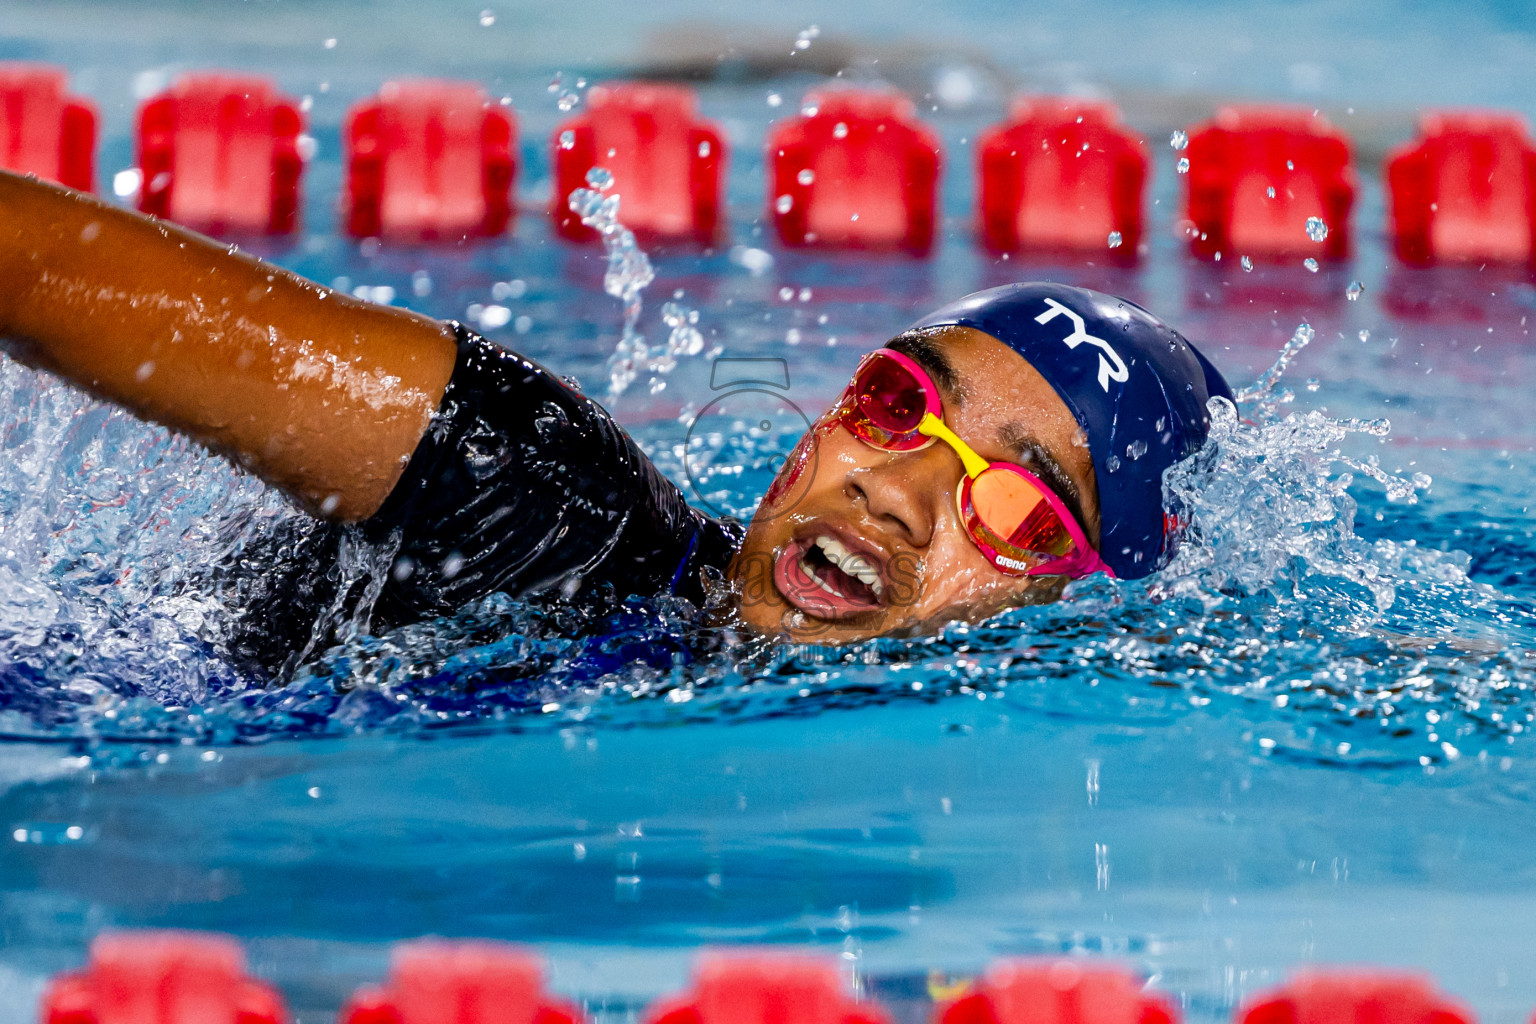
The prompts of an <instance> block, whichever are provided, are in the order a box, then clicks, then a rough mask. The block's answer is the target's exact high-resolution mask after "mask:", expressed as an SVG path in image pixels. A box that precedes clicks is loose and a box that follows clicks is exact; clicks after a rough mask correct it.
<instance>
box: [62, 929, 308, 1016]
mask: <svg viewBox="0 0 1536 1024" xmlns="http://www.w3.org/2000/svg"><path fill="white" fill-rule="evenodd" d="M39 1019H40V1020H41V1021H42V1024H286V1022H287V1020H288V1012H287V1010H286V1009H285V1008H284V1006H283V1000H282V997H281V996H279V995H278V994H277V991H276V990H275V989H273V988H272V987H271V986H269V985H265V984H263V983H262V982H259V981H254V980H252V979H251V978H250V977H248V976H247V975H246V973H245V956H244V954H243V953H241V951H240V946H239V944H238V943H236V942H235V940H234V939H231V938H227V937H225V936H222V935H209V934H200V933H193V932H117V933H109V934H106V935H102V936H100V937H98V938H97V939H96V941H95V942H93V943H91V959H90V963H89V964H88V965H87V966H86V967H85V969H84V970H82V971H76V972H73V973H69V974H61V975H58V976H57V977H55V978H54V979H53V982H52V984H50V985H49V987H48V990H47V992H46V993H45V994H44V996H43V1002H42V1011H41V1013H40V1015H39Z"/></svg>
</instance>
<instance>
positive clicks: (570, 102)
mask: <svg viewBox="0 0 1536 1024" xmlns="http://www.w3.org/2000/svg"><path fill="white" fill-rule="evenodd" d="M580 102H581V97H580V96H578V95H576V94H575V93H574V92H563V93H561V94H560V98H559V99H558V100H556V101H555V106H557V107H559V108H560V111H561V113H570V112H571V111H572V110H575V109H576V104H577V103H580Z"/></svg>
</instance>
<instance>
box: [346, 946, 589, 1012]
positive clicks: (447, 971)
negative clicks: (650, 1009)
mask: <svg viewBox="0 0 1536 1024" xmlns="http://www.w3.org/2000/svg"><path fill="white" fill-rule="evenodd" d="M581 1020H583V1017H582V1014H581V1010H580V1009H578V1008H577V1007H575V1006H572V1005H570V1004H567V1003H565V1002H562V1001H560V1000H556V999H553V998H551V997H550V996H549V994H548V993H546V992H545V991H544V971H543V967H542V964H541V961H540V960H539V958H538V957H537V956H535V955H534V954H532V953H529V952H526V951H525V950H522V949H519V948H517V947H515V946H508V945H504V944H501V943H496V942H443V941H435V940H425V941H421V942H410V943H405V944H403V945H401V946H398V947H396V949H395V954H394V957H393V958H392V962H391V965H390V971H389V980H388V981H387V982H386V983H385V984H384V985H382V986H380V987H377V988H372V987H370V988H364V989H360V990H359V991H358V992H356V993H355V994H354V995H353V996H352V998H351V1000H350V1001H349V1002H348V1003H347V1005H346V1007H345V1008H344V1009H343V1010H342V1011H341V1015H340V1016H339V1017H338V1018H337V1021H338V1024H576V1022H578V1021H581Z"/></svg>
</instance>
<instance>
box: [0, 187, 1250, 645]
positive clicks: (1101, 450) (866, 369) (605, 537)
mask: <svg viewBox="0 0 1536 1024" xmlns="http://www.w3.org/2000/svg"><path fill="white" fill-rule="evenodd" d="M0 338H3V339H5V345H6V348H7V351H9V352H10V354H11V355H12V356H14V357H15V358H17V359H19V360H21V361H23V362H26V363H29V364H31V365H34V366H38V367H42V368H45V369H47V370H49V371H51V372H53V373H56V374H58V375H59V376H61V377H63V378H65V379H67V380H69V381H72V382H73V383H75V384H77V385H79V386H81V387H83V388H86V389H88V390H90V391H92V392H93V393H95V394H97V395H100V396H102V397H104V398H107V399H110V400H112V401H114V402H117V403H119V404H121V405H123V406H126V407H127V408H129V409H131V410H133V411H134V412H135V413H136V414H138V415H139V416H142V417H144V418H145V419H148V420H153V421H155V422H158V423H161V424H164V425H166V426H168V427H171V428H173V429H175V430H178V431H182V432H184V433H186V434H188V435H190V436H191V437H193V438H195V439H197V440H198V441H200V442H201V443H203V444H205V445H207V446H208V447H209V448H211V449H213V450H215V451H218V452H221V453H223V454H225V455H227V456H228V457H230V458H232V459H234V460H235V461H236V462H238V463H239V464H241V465H242V466H245V467H246V468H248V469H249V470H250V471H251V472H253V473H255V474H257V475H258V476H260V477H261V478H262V479H264V480H266V481H268V482H269V483H271V484H273V485H275V486H277V487H279V488H281V489H283V490H284V491H286V492H287V493H288V494H290V495H292V496H293V498H294V499H295V500H296V501H297V502H298V503H299V504H300V505H301V506H302V507H303V508H304V509H305V510H306V511H308V512H309V513H310V514H311V515H313V516H316V517H319V518H323V519H327V520H331V521H334V522H339V523H355V524H359V525H360V527H361V529H362V530H363V531H364V533H365V534H366V535H367V536H368V537H369V538H370V539H372V540H374V541H375V542H377V543H379V544H381V545H387V546H389V547H390V548H391V549H392V550H394V552H395V554H394V561H393V566H392V569H391V571H390V572H389V574H388V580H387V581H386V583H385V585H384V587H383V590H382V592H381V593H380V595H379V597H378V604H377V618H379V619H380V620H381V621H383V622H385V623H389V624H393V623H400V622H406V621H412V620H418V619H423V618H427V617H431V616H436V615H441V614H445V613H447V612H450V611H452V610H454V609H455V608H457V607H459V606H461V605H463V604H464V603H465V602H468V601H471V600H474V599H476V598H478V597H482V596H485V595H487V594H490V593H494V592H498V591H500V592H506V593H509V594H513V595H530V594H538V593H543V592H555V593H557V594H559V595H561V596H563V597H566V598H572V597H578V596H579V595H581V594H582V593H586V592H590V591H592V590H594V589H596V588H600V587H601V588H612V589H613V590H614V591H615V592H616V593H617V594H619V595H620V596H623V595H627V594H628V595H641V596H654V595H659V594H668V593H670V594H676V595H678V596H681V597H684V598H687V599H689V600H691V601H693V602H695V603H696V604H702V603H703V602H704V599H705V587H706V578H707V577H709V576H711V575H716V574H718V575H719V576H721V577H723V579H724V581H725V584H726V585H727V586H728V587H729V589H730V592H731V596H732V603H733V610H734V612H735V614H736V615H737V616H738V617H739V619H740V620H741V622H742V623H743V624H745V625H746V626H748V627H750V628H752V629H754V630H757V631H760V632H763V633H766V634H769V635H775V636H783V637H786V638H790V639H815V640H818V641H823V642H849V641H854V640H858V639H862V638H867V637H871V636H877V635H887V634H896V633H911V632H921V631H924V630H930V629H933V628H936V627H937V626H938V625H941V624H942V623H944V622H948V621H953V620H955V619H957V618H958V619H977V618H981V617H984V616H987V615H989V614H992V613H993V612H996V611H998V610H1001V609H1002V608H1005V607H1009V606H1012V605H1017V604H1021V603H1030V602H1037V601H1042V600H1051V599H1054V598H1055V597H1056V596H1057V595H1058V594H1059V593H1060V590H1061V587H1062V586H1063V585H1064V583H1065V582H1066V581H1067V580H1069V579H1072V578H1075V577H1079V576H1083V575H1087V574H1090V573H1093V572H1108V573H1111V574H1113V575H1114V576H1117V577H1121V578H1135V577H1140V576H1145V575H1147V574H1148V573H1151V572H1153V571H1155V570H1156V569H1157V568H1158V567H1159V566H1160V565H1161V564H1162V563H1163V561H1164V560H1165V559H1166V557H1167V555H1168V553H1169V549H1170V544H1171V542H1172V539H1173V531H1174V529H1175V527H1176V524H1175V522H1174V517H1173V516H1172V515H1171V514H1170V513H1171V510H1169V509H1167V508H1165V506H1164V498H1163V493H1162V475H1163V471H1164V470H1166V469H1167V468H1168V467H1169V466H1171V465H1173V464H1174V463H1175V462H1178V461H1180V460H1181V459H1183V458H1186V457H1188V456H1189V455H1190V454H1192V453H1193V452H1194V451H1195V450H1196V449H1198V448H1199V447H1200V445H1201V444H1202V443H1203V442H1204V440H1205V437H1206V433H1207V430H1208V419H1207V412H1206V402H1207V400H1208V399H1209V398H1211V397H1215V396H1220V397H1224V398H1226V399H1228V400H1230V399H1231V390H1230V388H1228V386H1227V384H1226V382H1225V381H1224V380H1223V379H1222V378H1221V376H1220V374H1219V373H1217V372H1216V371H1215V370H1214V369H1213V368H1212V367H1211V365H1210V364H1209V363H1208V362H1207V361H1206V360H1205V359H1204V358H1203V357H1202V356H1201V355H1200V353H1198V352H1197V351H1196V350H1195V349H1194V348H1193V347H1192V346H1191V345H1189V343H1188V342H1187V341H1185V340H1184V339H1183V338H1182V337H1180V336H1179V335H1178V334H1177V333H1176V332H1174V331H1173V330H1171V329H1170V328H1168V327H1166V326H1165V325H1163V324H1162V323H1161V322H1159V321H1158V320H1156V319H1155V318H1154V317H1152V316H1151V315H1150V314H1149V313H1147V312H1146V311H1145V310H1142V309H1141V308H1140V307H1138V306H1136V305H1134V304H1132V303H1130V302H1127V301H1125V300H1123V299H1117V298H1114V297H1112V296H1108V295H1103V294H1100V293H1097V292H1092V291H1088V290H1086V289H1080V288H1071V287H1067V286H1063V285H1056V284H1046V283H1033V284H1018V285H1010V286H1006V287H1003V288H994V289H991V290H989V291H984V292H978V293H976V294H974V295H970V296H967V297H965V298H963V299H961V300H959V301H958V302H956V303H953V304H951V305H949V306H946V307H944V308H942V309H940V310H937V311H936V312H934V313H932V314H930V315H929V316H927V317H924V318H923V319H922V320H921V321H919V322H918V323H917V324H915V325H913V326H912V327H911V328H909V329H907V330H906V331H904V332H902V333H901V334H899V335H897V336H896V337H895V338H893V339H892V340H891V341H890V342H888V343H887V344H886V345H885V346H884V347H882V348H880V349H878V350H876V351H875V352H873V353H870V354H869V355H867V356H866V357H865V358H864V360H863V361H862V362H861V363H860V365H859V368H858V370H857V371H856V373H855V375H854V378H853V380H852V381H851V382H850V384H849V386H848V388H847V389H846V391H845V392H844V394H843V395H842V396H841V398H840V399H839V400H838V402H837V403H836V404H835V405H834V406H833V408H831V409H829V410H828V411H827V412H826V413H825V414H824V415H823V416H821V417H820V418H819V419H818V420H817V422H816V423H815V425H814V426H813V427H812V429H811V430H810V431H809V432H808V433H807V434H806V436H805V437H804V438H803V439H802V440H801V442H800V443H799V445H798V446H797V448H796V450H795V452H794V453H793V454H792V456H791V457H790V459H789V460H788V461H787V462H786V464H785V466H784V468H783V469H782V470H781V472H780V474H779V476H778V477H777V479H776V480H775V481H774V483H773V485H772V486H771V487H770V489H769V491H768V493H767V494H766V495H765V497H764V499H763V501H762V503H761V504H760V506H759V508H758V510H757V512H756V513H755V515H754V516H753V519H752V521H751V523H750V524H749V525H747V526H746V527H745V528H743V527H742V525H741V524H739V523H736V522H733V521H729V520H721V519H716V518H712V517H710V516H707V515H705V514H704V513H702V512H700V511H698V510H697V509H694V508H691V507H690V506H689V505H688V503H687V501H686V499H685V498H684V496H683V494H682V492H681V491H680V490H679V489H678V488H677V487H676V486H675V485H673V484H672V483H671V482H670V481H668V480H667V479H666V478H665V477H664V476H663V475H662V474H661V473H660V471H659V470H657V468H656V467H655V466H654V465H653V464H652V463H651V462H650V461H649V460H648V459H647V458H646V457H645V455H644V454H643V453H642V452H641V451H640V449H639V448H638V447H637V446H636V445H635V444H634V442H633V441H631V440H630V438H629V437H628V435H627V434H625V432H624V431H623V430H622V429H621V428H620V427H619V426H618V424H617V423H615V421H614V420H613V419H612V418H611V417H610V416H609V415H608V414H607V413H606V412H605V411H604V410H603V409H602V408H601V407H600V406H598V405H597V404H596V403H595V402H593V401H592V400H591V399H589V398H586V397H585V396H583V395H582V394H580V393H579V392H577V391H576V390H574V389H573V388H571V387H570V386H568V385H566V384H565V383H564V382H562V381H561V380H560V379H559V378H558V377H556V376H555V375H553V374H552V373H550V372H549V371H547V370H545V369H544V368H543V367H540V366H538V365H537V364H535V363H533V362H531V361H530V360H528V359H525V358H523V357H522V356H519V355H518V354H516V353H514V352H510V351H508V350H505V349H502V348H500V347H498V346H496V345H493V344H491V343H490V342H488V341H486V340H485V339H484V338H482V337H480V336H479V335H477V334H475V333H474V332H472V331H470V330H468V329H467V328H465V327H463V326H461V325H457V324H451V323H449V324H445V323H440V322H437V321H434V320H431V319H428V318H426V317H423V316H420V315H418V314H415V313H411V312H407V311H405V310H401V309H396V308H391V307H385V306H378V305H374V304H372V303H368V302H363V301H360V300H358V299H354V298H352V297H350V296H347V295H344V294H341V293H338V292H334V291H332V290H330V289H328V288H325V287H323V286H321V285H318V284H315V283H313V282H310V281H306V280H304V279H303V278H300V277H298V276H297V275H294V274H292V273H290V272H288V271H285V270H282V269H280V268H278V267H275V266H272V265H269V264H266V263H263V262H261V261H259V260H256V259H254V258H251V257H249V256H246V255H243V254H240V253H237V252H234V251H232V250H230V249H228V248H226V247H224V246H221V245H219V244H217V243H215V242H213V241H211V240H209V239H207V238H204V237H202V236H199V235H196V234H194V233H192V232H189V231H186V230H184V229H181V228H178V227H175V226H173V225H170V224H167V223H163V222H159V221H155V220H151V219H146V218H144V217H141V216H138V215H136V214H133V213H129V212H127V211H124V210H121V209H117V208H115V207H112V206H109V205H107V204H105V203H103V202H101V201H99V200H97V199H95V198H94V197H92V196H88V195H84V194H80V193H75V192H71V191H68V190H66V189H62V188H58V187H54V186H51V185H47V184H44V183H41V182H39V181H36V180H34V179H29V178H21V177H17V176H15V175H11V174H6V173H4V172H0ZM322 561H323V560H322ZM329 568H330V567H328V566H327V565H325V564H315V565H313V566H311V567H309V568H308V569H307V570H306V571H307V572H308V573H309V574H311V575H312V576H314V577H317V578H318V577H321V576H324V575H325V574H326V573H327V571H328V569H329ZM711 570H714V573H712V572H711ZM279 632H281V631H279ZM280 642H283V643H287V644H289V645H290V646H292V645H295V644H298V643H300V642H301V641H299V640H297V639H289V638H280Z"/></svg>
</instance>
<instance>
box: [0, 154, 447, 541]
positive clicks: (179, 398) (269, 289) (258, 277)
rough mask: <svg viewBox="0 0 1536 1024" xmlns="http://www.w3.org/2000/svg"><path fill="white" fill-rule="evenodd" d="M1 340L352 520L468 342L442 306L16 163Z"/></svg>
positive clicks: (427, 414) (0, 253)
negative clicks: (336, 287) (321, 277)
mask: <svg viewBox="0 0 1536 1024" xmlns="http://www.w3.org/2000/svg"><path fill="white" fill-rule="evenodd" d="M0 340H3V341H4V344H5V347H6V348H7V350H8V351H10V353H11V354H12V355H14V356H16V357H17V358H18V359H21V360H22V361H24V362H27V363H30V364H33V365H36V366H40V367H43V368H45V369H48V370H51V371H53V372H54V373H57V374H59V375H60V376H62V377H65V378H67V379H69V380H71V381H73V382H75V383H76V384H78V385H80V386H81V387H84V388H87V389H89V390H90V391H93V392H95V393H96V394H98V395H101V396H103V397H105V398H109V399H111V400H113V401H115V402H118V403H120V404H122V405H124V406H126V407H128V408H129V409H131V410H133V411H134V412H135V413H137V414H138V415H140V416H142V417H144V418H146V419H150V420H154V421H156V422H158V423H162V424H165V425H166V426H168V427H172V428H174V429H176V430H180V431H183V432H185V433H187V434H189V435H191V436H192V437H194V438H196V439H197V440H199V441H201V442H203V443H204V444H207V445H209V446H210V447H212V448H214V449H217V450H219V451H222V452H225V453H227V454H229V455H231V456H233V457H234V458H235V459H237V460H238V461H239V462H240V463H241V464H243V465H245V466H247V467H248V468H250V469H251V470H252V471H253V472H255V473H256V474H258V475H259V476H261V477H262V478H263V479H265V480H267V481H268V482H269V483H272V484H275V485H276V486H278V487H281V488H283V489H284V490H286V491H288V492H289V493H290V494H292V495H294V496H295V497H296V498H298V499H299V500H300V501H301V502H302V503H303V504H304V505H306V506H307V507H308V508H310V509H311V510H312V511H315V512H317V513H319V514H321V515H325V516H327V517H329V518H332V519H340V520H353V519H362V518H366V517H367V516H369V515H371V514H372V513H373V512H375V511H376V510H377V509H378V508H379V506H380V505H381V504H383V502H384V499H385V498H386V497H387V496H388V495H389V492H390V490H391V489H392V488H393V487H394V485H395V482H396V481H397V480H398V479H399V477H400V473H401V471H402V470H403V469H404V468H405V464H406V462H407V461H408V460H409V458H410V456H411V453H412V452H413V451H415V449H416V445H417V443H418V442H419V441H420V440H421V437H422V434H423V433H424V432H425V430H426V428H427V424H428V422H429V420H430V419H431V417H432V414H433V412H434V411H436V409H437V407H438V405H439V403H440V402H441V400H442V396H443V391H444V388H446V387H447V384H448V378H449V376H450V375H451V374H452V372H453V367H454V360H455V358H456V354H457V349H456V345H455V341H454V336H453V332H452V331H451V330H450V329H449V328H447V327H446V326H444V325H443V324H440V323H438V322H437V321H435V320H430V319H428V318H426V317H423V316H419V315H417V314H415V313H410V312H406V311H405V310H400V309H392V308H389V307H385V306H377V305H374V304H372V303H367V302H362V301H359V300H357V299H353V298H351V297H350V296H346V295H342V294H340V293H338V292H333V291H331V290H330V289H329V288H324V287H321V286H320V285H317V284H314V283H313V282H310V281H306V280H304V279H303V278H301V277H298V276H297V275H295V274H292V273H289V272H288V271H286V270H282V269H279V268H277V267H274V266H270V265H268V264H265V263H262V262H260V261H259V260H256V259H254V258H252V257H249V256H245V255H242V254H238V253H234V252H232V251H231V250H229V249H228V248H227V247H225V246H223V245H220V244H218V243H216V242H213V241H211V240H209V239H207V238H204V237H203V236H201V235H198V234H194V233H192V232H190V231H186V230H184V229H182V228H178V227H174V226H172V225H170V224H166V223H162V222H157V221H152V220H149V219H147V218H144V217H140V216H138V215H137V214H133V213H129V212H127V211H124V210H120V209H117V208H115V207H112V206H109V205H107V204H105V203H103V202H101V201H100V200H98V199H96V198H94V197H92V196H88V195H83V194H81V193H77V192H71V191H69V190H67V189H62V188H57V187H55V186H52V185H47V184H44V183H41V182H38V181H36V180H35V179H31V178H21V177H18V176H16V175H14V174H8V173H5V172H4V171H0Z"/></svg>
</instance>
